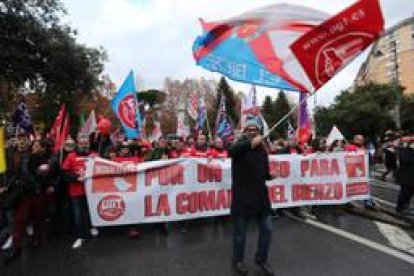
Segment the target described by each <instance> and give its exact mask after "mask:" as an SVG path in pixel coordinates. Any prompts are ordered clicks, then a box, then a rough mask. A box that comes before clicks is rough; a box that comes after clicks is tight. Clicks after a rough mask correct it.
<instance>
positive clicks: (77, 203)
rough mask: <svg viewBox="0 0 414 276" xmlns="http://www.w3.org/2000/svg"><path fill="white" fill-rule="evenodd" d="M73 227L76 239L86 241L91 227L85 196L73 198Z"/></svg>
mask: <svg viewBox="0 0 414 276" xmlns="http://www.w3.org/2000/svg"><path fill="white" fill-rule="evenodd" d="M71 203H72V214H73V226H74V230H75V235H76V238H82V239H86V238H87V237H88V232H87V229H88V228H89V226H90V218H89V210H88V203H87V201H86V197H85V196H79V197H72V198H71Z"/></svg>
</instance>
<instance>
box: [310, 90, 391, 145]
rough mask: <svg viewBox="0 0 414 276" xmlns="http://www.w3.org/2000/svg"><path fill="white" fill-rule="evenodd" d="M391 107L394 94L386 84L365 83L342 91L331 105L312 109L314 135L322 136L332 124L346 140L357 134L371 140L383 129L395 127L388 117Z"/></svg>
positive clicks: (389, 116)
mask: <svg viewBox="0 0 414 276" xmlns="http://www.w3.org/2000/svg"><path fill="white" fill-rule="evenodd" d="M394 107H395V94H394V93H392V87H391V86H390V85H378V84H368V85H366V86H360V87H356V88H355V89H354V90H353V91H352V90H345V91H343V92H342V93H341V94H340V95H338V96H337V97H336V98H335V102H334V104H333V105H331V106H330V107H327V108H318V109H317V110H316V114H315V121H316V127H317V134H318V135H319V136H326V135H327V134H328V133H329V130H330V129H331V128H332V126H333V125H336V126H337V127H338V128H339V129H340V130H341V131H342V133H343V134H344V135H345V137H347V138H351V137H352V136H353V135H355V134H357V133H359V134H363V135H364V136H366V137H367V138H368V139H375V137H376V136H377V135H379V134H381V133H382V132H384V131H385V130H386V129H389V128H394V127H395V123H394V121H393V118H392V116H391V113H392V110H393V108H394Z"/></svg>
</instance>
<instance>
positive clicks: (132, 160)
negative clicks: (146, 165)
mask: <svg viewBox="0 0 414 276" xmlns="http://www.w3.org/2000/svg"><path fill="white" fill-rule="evenodd" d="M113 161H115V162H120V163H135V164H137V163H141V162H144V158H143V157H141V156H115V157H114V160H113Z"/></svg>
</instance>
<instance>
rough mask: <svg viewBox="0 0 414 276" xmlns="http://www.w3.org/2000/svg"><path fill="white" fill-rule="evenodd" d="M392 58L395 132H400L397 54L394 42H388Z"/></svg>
mask: <svg viewBox="0 0 414 276" xmlns="http://www.w3.org/2000/svg"><path fill="white" fill-rule="evenodd" d="M390 46H391V48H392V52H393V57H394V80H393V89H394V93H395V126H396V128H397V130H401V94H400V91H399V72H398V69H399V66H398V53H397V43H396V42H395V41H391V42H390Z"/></svg>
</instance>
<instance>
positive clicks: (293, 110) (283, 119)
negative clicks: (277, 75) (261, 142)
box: [263, 91, 317, 138]
mask: <svg viewBox="0 0 414 276" xmlns="http://www.w3.org/2000/svg"><path fill="white" fill-rule="evenodd" d="M316 92H317V91H313V92H310V93H309V95H308V96H313V95H314V94H316ZM307 98H308V97H305V98H303V100H302V101H300V102H299V103H298V104H296V105H295V106H294V107H292V108H291V109H290V111H289V112H288V113H286V115H285V116H283V117H282V118H281V119H280V120H279V121H277V122H276V123H275V124H274V125H273V126H272V127H271V128H269V132H268V133H267V134H266V135H264V136H263V137H264V138H267V137H269V135H270V133H271V132H272V131H273V130H275V129H276V128H277V127H278V126H280V125H281V124H282V123H283V122H284V121H285V120H286V119H287V118H288V117H289V116H290V115H292V114H293V112H295V111H296V109H298V107H299V106H300V105H301V104H303V103H304V102H305V101H306V100H307Z"/></svg>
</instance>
